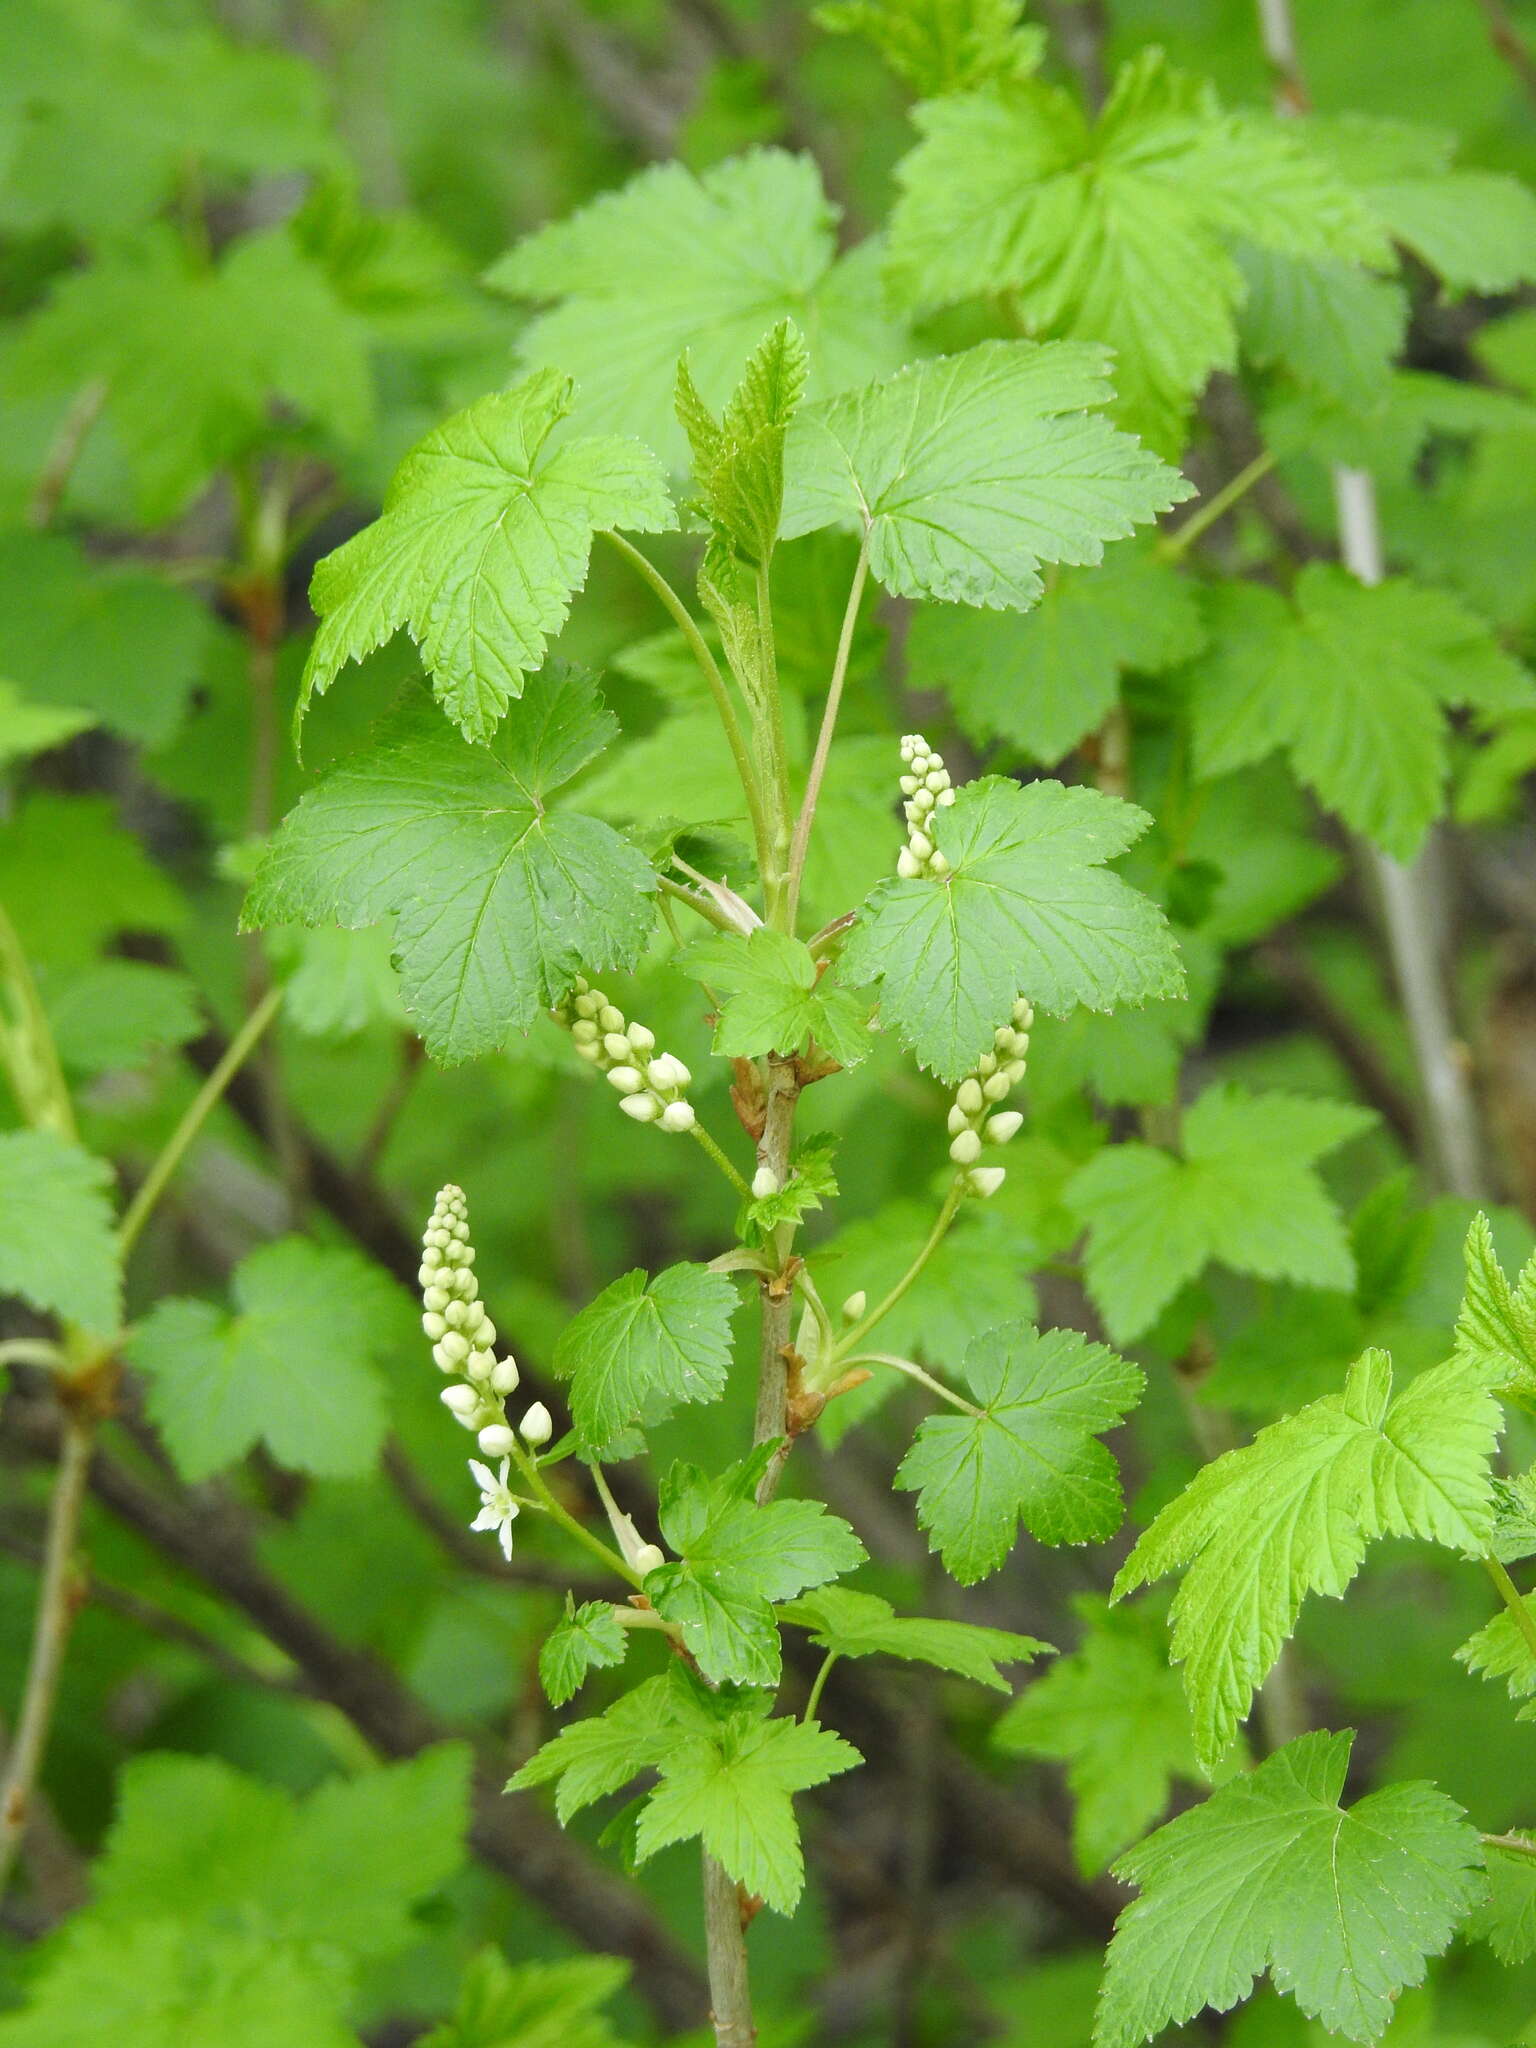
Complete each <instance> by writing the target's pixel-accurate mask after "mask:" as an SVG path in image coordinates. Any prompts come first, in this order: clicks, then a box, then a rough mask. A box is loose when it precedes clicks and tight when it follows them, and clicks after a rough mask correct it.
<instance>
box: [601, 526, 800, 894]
mask: <svg viewBox="0 0 1536 2048" xmlns="http://www.w3.org/2000/svg"><path fill="white" fill-rule="evenodd" d="M603 539H604V540H606V541H608V542H610V543H611V545H612V546H613V547H615V548H617V549H618V551H619V553H620V554H621V555H622V556H623V557H624V559H625V561H626V562H628V563H629V565H630V567H631V568H632V569H634V570H635V572H636V573H637V574H638V575H639V576H640V577H641V578H642V579H643V580H644V581H645V582H646V583H648V584H649V585H650V587H651V589H652V590H653V591H654V592H655V594H656V596H657V597H658V598H660V600H661V602H662V605H663V607H664V608H665V609H666V610H667V611H668V612H669V613H670V614H671V616H672V619H673V621H674V622H675V624H676V625H677V628H678V630H679V632H681V634H682V636H683V638H684V639H685V640H686V641H687V643H688V648H689V651H690V653H691V654H692V655H693V658H694V660H695V661H696V662H697V663H698V665H699V670H700V673H701V674H702V675H703V677H704V680H705V682H706V683H708V685H709V693H710V695H711V696H712V697H713V698H714V700H715V709H716V710H717V711H718V712H719V714H720V723H721V724H722V725H723V726H724V727H725V737H726V739H727V741H728V742H729V744H730V749H731V757H732V759H733V760H734V761H735V763H736V773H737V775H738V776H739V777H740V778H741V790H742V795H743V796H744V797H745V798H746V800H747V812H748V815H749V816H750V818H751V820H752V834H753V838H754V840H755V841H756V845H757V858H758V864H759V866H764V865H765V864H766V861H767V854H768V846H769V838H768V826H767V821H766V819H765V817H764V815H763V798H762V791H761V790H760V789H759V787H758V781H757V775H756V772H755V770H754V769H753V766H752V756H751V755H750V753H749V752H748V751H747V742H746V737H745V735H744V734H743V732H742V730H741V720H740V719H739V718H738V717H737V716H736V706H735V705H734V704H733V703H732V702H731V693H730V689H729V687H728V686H727V684H726V680H725V677H724V676H723V675H722V674H721V673H720V664H719V662H717V661H716V660H715V657H714V655H713V654H712V653H711V652H710V648H709V643H708V641H707V640H706V639H705V638H704V635H703V634H702V633H701V632H700V631H699V628H698V623H697V621H696V620H695V619H694V617H693V614H692V613H691V612H690V611H689V609H688V607H687V605H685V604H684V603H683V600H682V599H681V598H680V597H679V596H678V594H677V592H676V591H675V590H674V589H673V588H672V586H671V584H670V583H669V582H668V581H667V579H666V577H665V576H663V575H662V573H661V571H660V570H659V569H658V568H657V567H656V565H655V563H654V562H653V561H652V560H651V559H650V557H649V556H648V555H644V554H642V553H641V552H640V550H639V548H637V547H634V546H632V545H631V543H630V542H629V541H627V540H626V539H625V538H624V536H623V534H622V533H615V532H613V530H612V529H611V528H607V527H605V528H604V529H603Z"/></svg>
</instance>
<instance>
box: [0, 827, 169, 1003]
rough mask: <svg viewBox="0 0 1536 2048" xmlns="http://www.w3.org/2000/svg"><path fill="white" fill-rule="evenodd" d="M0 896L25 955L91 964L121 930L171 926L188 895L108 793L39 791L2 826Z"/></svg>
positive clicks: (52, 962) (53, 962) (67, 964)
mask: <svg viewBox="0 0 1536 2048" xmlns="http://www.w3.org/2000/svg"><path fill="white" fill-rule="evenodd" d="M0 903H4V905H5V908H6V911H7V914H8V915H9V917H10V920H11V922H12V924H14V925H15V927H16V930H17V932H18V934H19V935H20V938H21V942H22V945H23V946H24V947H25V949H26V952H27V957H28V959H29V960H31V961H32V962H33V964H34V966H35V965H37V964H38V963H42V964H43V965H44V966H46V967H48V968H50V969H52V968H55V967H58V968H74V967H84V966H86V965H87V964H89V963H92V962H94V961H95V959H96V956H97V954H98V953H99V952H100V951H101V949H102V947H103V946H104V945H105V944H106V942H107V940H108V939H111V938H114V937H115V936H116V935H117V934H118V933H119V932H156V933H164V932H175V931H177V930H179V929H180V927H181V926H182V925H183V924H184V923H185V921H186V915H187V906H186V901H185V899H184V898H183V896H182V895H181V893H180V892H179V890H178V889H177V888H176V887H175V885H174V884H173V883H172V881H171V879H170V877H169V876H168V875H166V874H165V873H164V872H163V871H162V870H161V869H160V868H158V867H156V866H155V864H154V862H153V861H152V860H151V859H150V858H149V856H148V854H147V853H146V852H145V851H144V847H143V845H142V843H141V842H140V841H139V840H138V839H137V838H135V837H134V835H133V834H132V833H131V832H127V831H124V829H123V828H122V826H121V825H119V823H118V822H117V807H116V805H115V804H114V803H113V802H112V800H111V799H110V798H109V797H104V796H63V795H60V794H58V793H57V792H56V791H54V790H50V789H39V790H35V791H33V792H32V794H30V795H29V796H27V797H25V798H23V800H22V801H21V803H19V804H18V805H17V807H16V810H15V812H14V813H13V814H12V816H11V817H10V818H9V819H8V820H6V821H5V823H3V824H0Z"/></svg>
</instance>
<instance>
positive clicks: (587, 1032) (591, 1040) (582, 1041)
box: [571, 1017, 603, 1045]
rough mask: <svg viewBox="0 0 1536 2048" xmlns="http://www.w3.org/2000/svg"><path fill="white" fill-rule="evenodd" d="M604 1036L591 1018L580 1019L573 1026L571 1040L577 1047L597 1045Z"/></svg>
mask: <svg viewBox="0 0 1536 2048" xmlns="http://www.w3.org/2000/svg"><path fill="white" fill-rule="evenodd" d="M602 1035H603V1034H602V1033H601V1031H599V1030H598V1028H597V1026H596V1025H595V1024H594V1023H593V1022H592V1019H591V1018H590V1017H578V1018H577V1019H576V1022H575V1023H574V1024H573V1025H572V1026H571V1039H572V1042H573V1043H574V1044H576V1045H596V1043H597V1041H598V1040H599V1039H600V1038H601V1037H602Z"/></svg>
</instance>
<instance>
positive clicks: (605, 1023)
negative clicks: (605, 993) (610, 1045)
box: [597, 1003, 624, 1035]
mask: <svg viewBox="0 0 1536 2048" xmlns="http://www.w3.org/2000/svg"><path fill="white" fill-rule="evenodd" d="M597 1021H598V1023H599V1024H600V1025H601V1026H602V1028H603V1031H604V1034H605V1035H606V1034H607V1033H609V1032H613V1031H622V1030H623V1029H624V1012H623V1011H622V1010H616V1009H615V1008H614V1006H613V1004H612V1003H605V1004H604V1005H603V1007H602V1009H600V1010H599V1011H598V1013H597Z"/></svg>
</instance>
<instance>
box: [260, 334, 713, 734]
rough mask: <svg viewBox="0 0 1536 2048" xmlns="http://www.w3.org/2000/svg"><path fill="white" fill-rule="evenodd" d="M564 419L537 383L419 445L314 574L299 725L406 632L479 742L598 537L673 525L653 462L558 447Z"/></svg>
mask: <svg viewBox="0 0 1536 2048" xmlns="http://www.w3.org/2000/svg"><path fill="white" fill-rule="evenodd" d="M570 409H571V381H570V379H569V378H568V377H561V376H558V375H556V373H555V372H553V371H551V370H539V371H536V372H535V373H534V374H533V375H532V376H531V377H525V378H524V379H523V381H522V382H521V383H519V384H514V385H513V386H512V388H511V389H510V390H509V391H493V392H491V393H490V394H489V396H488V397H485V398H481V399H477V400H476V401H475V403H474V404H473V405H471V406H467V407H466V408H465V410H464V411H463V412H459V413H455V414H454V415H453V417H452V418H451V419H448V420H445V421H444V422H443V424H442V425H441V426H440V427H436V428H434V429H433V431H432V432H431V433H430V434H428V435H427V437H426V438H425V440H422V441H419V442H418V443H417V444H416V446H415V447H414V448H413V449H412V450H411V452H410V453H409V454H408V455H407V456H406V458H405V460H404V461H403V462H402V463H401V465H400V467H399V469H398V470H397V471H396V472H395V477H394V481H393V482H392V483H391V484H390V487H389V490H388V492H387V493H386V495H385V499H384V510H383V512H382V513H381V515H380V516H379V518H378V519H376V520H375V521H374V523H373V524H372V525H371V526H366V527H364V529H363V531H362V532H361V533H359V534H355V535H354V536H353V538H352V539H351V540H349V541H347V542H345V543H344V544H343V545H342V546H341V547H339V548H338V549H337V550H336V551H335V553H334V554H330V555H327V556H326V558H325V560H324V561H323V562H321V564H320V565H319V567H318V568H317V569H316V571H315V575H314V582H313V584H312V586H311V590H310V596H311V600H312V602H313V604H314V607H315V610H316V611H317V612H318V614H319V615H320V622H321V623H320V630H319V632H318V633H317V634H316V635H315V644H314V647H313V648H312V649H311V652H310V657H309V661H308V664H307V665H306V667H305V670H304V684H303V690H302V693H301V697H300V709H301V711H302V708H303V706H304V705H305V704H306V703H307V702H308V700H309V698H310V696H311V695H312V694H313V693H315V692H316V691H323V690H327V689H329V688H330V686H331V684H332V683H333V682H334V681H335V679H336V676H337V674H338V672H339V671H340V670H341V669H342V668H343V667H344V666H345V664H346V663H347V662H349V661H359V660H361V658H362V657H363V656H364V655H365V654H367V653H369V652H370V650H371V649H373V648H375V647H381V646H382V645H383V644H384V642H385V641H386V640H388V639H389V638H390V636H391V635H392V634H394V633H396V632H398V631H400V629H401V628H402V627H403V628H405V630H406V631H408V632H409V634H410V636H411V638H412V639H413V640H414V641H415V642H416V645H417V646H418V647H419V648H420V649H421V655H422V660H423V661H424V662H425V663H426V666H427V668H428V669H429V670H430V672H431V675H432V682H433V688H434V689H435V691H436V693H437V696H438V699H439V701H440V702H441V704H442V706H443V709H444V710H445V711H446V712H447V713H448V716H449V717H450V718H451V719H452V720H453V722H454V724H455V725H457V726H458V727H459V729H460V731H462V732H463V734H464V735H465V737H466V738H467V739H471V740H485V739H488V738H489V737H490V735H491V734H492V733H493V732H494V731H495V730H496V727H497V725H498V724H499V723H500V721H501V719H502V717H503V716H504V714H505V712H506V709H507V706H508V704H509V703H510V702H511V701H512V699H514V698H516V697H521V696H522V694H523V688H524V683H525V680H526V678H527V675H528V674H529V672H530V671H533V670H537V669H538V668H539V667H540V665H541V664H542V662H543V660H544V656H545V652H546V650H547V648H548V645H549V641H550V638H551V637H552V635H554V634H555V633H557V632H558V631H559V629H560V627H561V626H563V625H564V623H565V619H566V614H567V613H568V611H569V610H570V602H571V597H572V594H573V593H574V592H575V591H577V590H579V589H580V588H581V586H582V584H583V583H584V582H585V580H586V574H587V558H588V556H589V554H590V552H591V547H592V536H593V534H594V533H596V532H598V531H599V530H601V529H602V528H605V527H613V526H622V527H628V528H630V529H631V530H633V531H636V532H640V533H660V532H663V531H665V530H667V529H668V528H670V527H672V526H674V525H675V524H676V515H675V513H674V512H673V509H672V503H671V500H670V499H669V498H668V496H667V491H666V485H665V483H664V481H663V478H662V473H661V469H660V466H659V465H658V463H657V462H656V459H655V457H654V456H652V455H651V454H650V453H649V452H648V451H647V450H646V449H644V448H642V447H641V446H640V445H639V444H638V443H637V442H634V441H629V440H623V439H620V438H618V437H616V436H613V435H606V436H602V437H588V438H585V439H577V440H573V439H571V438H570V437H569V436H564V437H561V436H557V435H556V434H555V429H556V427H557V426H558V425H559V423H560V421H561V420H563V419H564V418H565V416H566V415H567V413H568V412H569V411H570Z"/></svg>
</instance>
